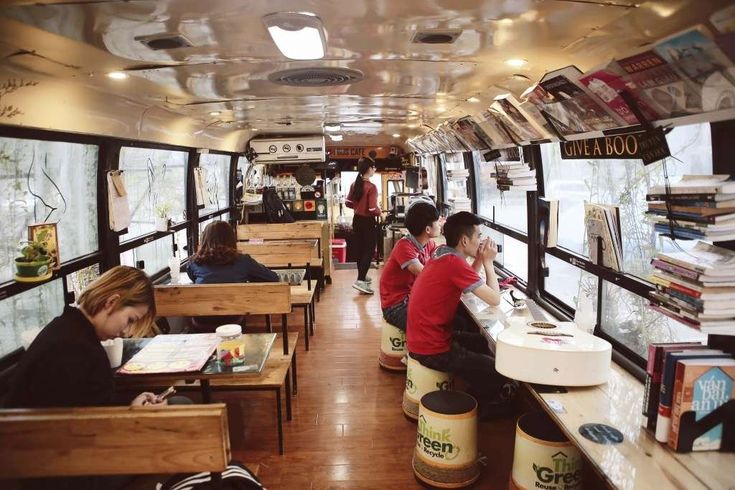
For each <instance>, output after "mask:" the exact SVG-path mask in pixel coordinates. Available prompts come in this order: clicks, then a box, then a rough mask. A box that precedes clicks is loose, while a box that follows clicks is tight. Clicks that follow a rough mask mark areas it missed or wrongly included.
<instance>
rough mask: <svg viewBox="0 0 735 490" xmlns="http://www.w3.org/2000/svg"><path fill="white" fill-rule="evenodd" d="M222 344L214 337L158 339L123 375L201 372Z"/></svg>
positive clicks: (187, 335)
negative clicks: (219, 344)
mask: <svg viewBox="0 0 735 490" xmlns="http://www.w3.org/2000/svg"><path fill="white" fill-rule="evenodd" d="M218 342H219V340H218V338H217V335H216V334H213V333H200V334H170V335H157V336H156V337H154V338H153V339H151V340H150V341H149V342H147V343H146V344H145V346H143V348H142V349H141V350H140V351H138V352H137V353H136V354H135V355H134V356H133V357H132V358H131V359H130V360H129V361H127V362H126V363H125V364H124V365H123V366H122V367H121V368H120V369H119V370H118V373H120V374H154V373H184V372H190V371H199V370H200V369H202V367H203V366H204V364H206V362H207V360H208V359H209V358H210V356H211V355H212V353H213V352H214V349H215V348H216V347H217V343H218Z"/></svg>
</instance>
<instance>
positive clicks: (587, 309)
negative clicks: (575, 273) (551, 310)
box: [574, 292, 597, 334]
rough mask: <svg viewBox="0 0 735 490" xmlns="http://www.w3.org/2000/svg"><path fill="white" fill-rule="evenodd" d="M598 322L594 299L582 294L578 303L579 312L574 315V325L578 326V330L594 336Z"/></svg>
mask: <svg viewBox="0 0 735 490" xmlns="http://www.w3.org/2000/svg"><path fill="white" fill-rule="evenodd" d="M596 320H597V318H596V316H595V312H594V310H593V306H592V298H590V297H589V296H587V295H586V294H585V293H583V292H580V295H579V301H577V311H576V312H575V313H574V323H576V324H577V328H579V329H580V330H582V331H584V332H587V333H589V334H593V333H594V332H595V323H596Z"/></svg>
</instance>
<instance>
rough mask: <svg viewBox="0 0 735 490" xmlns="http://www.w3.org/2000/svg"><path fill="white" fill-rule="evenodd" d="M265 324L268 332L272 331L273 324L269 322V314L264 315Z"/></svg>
mask: <svg viewBox="0 0 735 490" xmlns="http://www.w3.org/2000/svg"><path fill="white" fill-rule="evenodd" d="M265 326H266V327H268V333H273V325H272V324H271V316H270V315H266V316H265Z"/></svg>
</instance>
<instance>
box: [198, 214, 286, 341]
mask: <svg viewBox="0 0 735 490" xmlns="http://www.w3.org/2000/svg"><path fill="white" fill-rule="evenodd" d="M186 272H187V274H188V275H189V278H190V279H191V280H192V282H193V283H194V284H221V283H230V282H278V274H276V273H275V272H273V271H272V270H270V269H268V268H267V267H265V266H263V265H262V264H259V263H258V262H257V261H256V260H255V259H253V258H252V257H250V256H249V255H246V254H241V253H239V252H238V251H237V238H236V237H235V231H234V230H233V229H232V226H230V225H229V224H228V223H227V222H225V221H213V222H212V223H209V224H208V225H207V227H206V228H204V232H203V233H202V237H201V242H200V244H199V249H198V250H197V253H196V254H195V255H194V256H193V257H192V258H191V260H190V261H189V266H188V268H187V271H186ZM241 321H242V317H235V318H233V317H224V316H210V317H197V318H193V319H192V325H193V326H194V329H195V330H196V331H198V332H213V331H214V330H215V328H216V327H217V326H218V325H222V324H224V323H240V322H241Z"/></svg>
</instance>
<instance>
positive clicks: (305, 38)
mask: <svg viewBox="0 0 735 490" xmlns="http://www.w3.org/2000/svg"><path fill="white" fill-rule="evenodd" d="M263 24H264V25H265V27H266V29H268V33H269V34H270V35H271V38H272V39H273V42H274V43H276V46H277V47H278V49H279V50H280V51H281V53H282V54H283V56H285V57H286V58H290V59H292V60H318V59H320V58H324V53H325V52H326V50H327V39H326V35H325V33H324V26H323V25H322V20H321V19H320V18H319V17H317V16H316V15H314V14H312V13H309V12H276V13H274V14H268V15H266V16H264V17H263Z"/></svg>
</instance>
